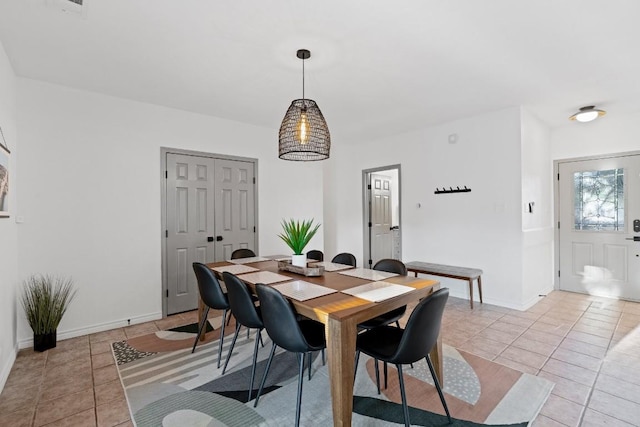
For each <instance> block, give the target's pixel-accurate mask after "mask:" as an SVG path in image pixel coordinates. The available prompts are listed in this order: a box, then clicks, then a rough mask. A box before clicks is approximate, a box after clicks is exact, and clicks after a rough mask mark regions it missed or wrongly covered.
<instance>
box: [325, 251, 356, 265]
mask: <svg viewBox="0 0 640 427" xmlns="http://www.w3.org/2000/svg"><path fill="white" fill-rule="evenodd" d="M331 262H335V263H337V264H346V265H350V266H352V267H356V264H357V263H356V257H355V256H353V254H350V253H348V252H342V253H341V254H338V255H336V256H334V257H333V259H332V260H331Z"/></svg>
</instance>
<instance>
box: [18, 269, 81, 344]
mask: <svg viewBox="0 0 640 427" xmlns="http://www.w3.org/2000/svg"><path fill="white" fill-rule="evenodd" d="M75 295H76V290H75V289H74V287H73V281H72V280H71V279H66V278H62V277H52V276H49V275H34V276H31V277H29V278H28V279H27V280H25V282H24V288H23V291H22V301H21V302H22V307H23V308H24V312H25V314H26V316H27V321H28V322H29V326H31V329H32V330H33V350H34V351H45V350H48V349H50V348H54V347H55V346H56V338H57V337H56V335H57V329H58V325H59V324H60V321H61V320H62V316H63V315H64V313H65V312H66V311H67V308H68V307H69V304H70V303H71V301H72V300H73V298H74V297H75Z"/></svg>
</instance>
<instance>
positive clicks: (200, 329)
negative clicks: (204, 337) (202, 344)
mask: <svg viewBox="0 0 640 427" xmlns="http://www.w3.org/2000/svg"><path fill="white" fill-rule="evenodd" d="M208 315H209V306H207V308H206V310H205V311H204V316H203V317H202V321H201V322H200V325H198V334H197V335H196V339H195V341H194V342H193V348H192V349H191V353H193V352H195V351H196V346H197V345H198V340H199V339H200V334H201V333H202V329H203V328H204V325H205V323H206V322H207V316H208Z"/></svg>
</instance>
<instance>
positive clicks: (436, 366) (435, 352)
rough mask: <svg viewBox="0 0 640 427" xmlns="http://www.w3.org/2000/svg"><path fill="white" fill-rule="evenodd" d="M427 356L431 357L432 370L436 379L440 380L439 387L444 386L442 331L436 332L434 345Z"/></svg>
mask: <svg viewBox="0 0 640 427" xmlns="http://www.w3.org/2000/svg"><path fill="white" fill-rule="evenodd" d="M429 357H430V358H431V363H432V364H433V370H434V371H436V376H437V377H438V381H440V387H443V388H444V371H443V367H444V365H443V364H442V332H441V333H440V334H438V339H437V340H436V345H434V346H433V348H432V349H431V352H430V353H429Z"/></svg>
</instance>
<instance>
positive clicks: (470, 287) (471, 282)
mask: <svg viewBox="0 0 640 427" xmlns="http://www.w3.org/2000/svg"><path fill="white" fill-rule="evenodd" d="M469 305H470V306H471V310H473V279H469Z"/></svg>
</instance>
